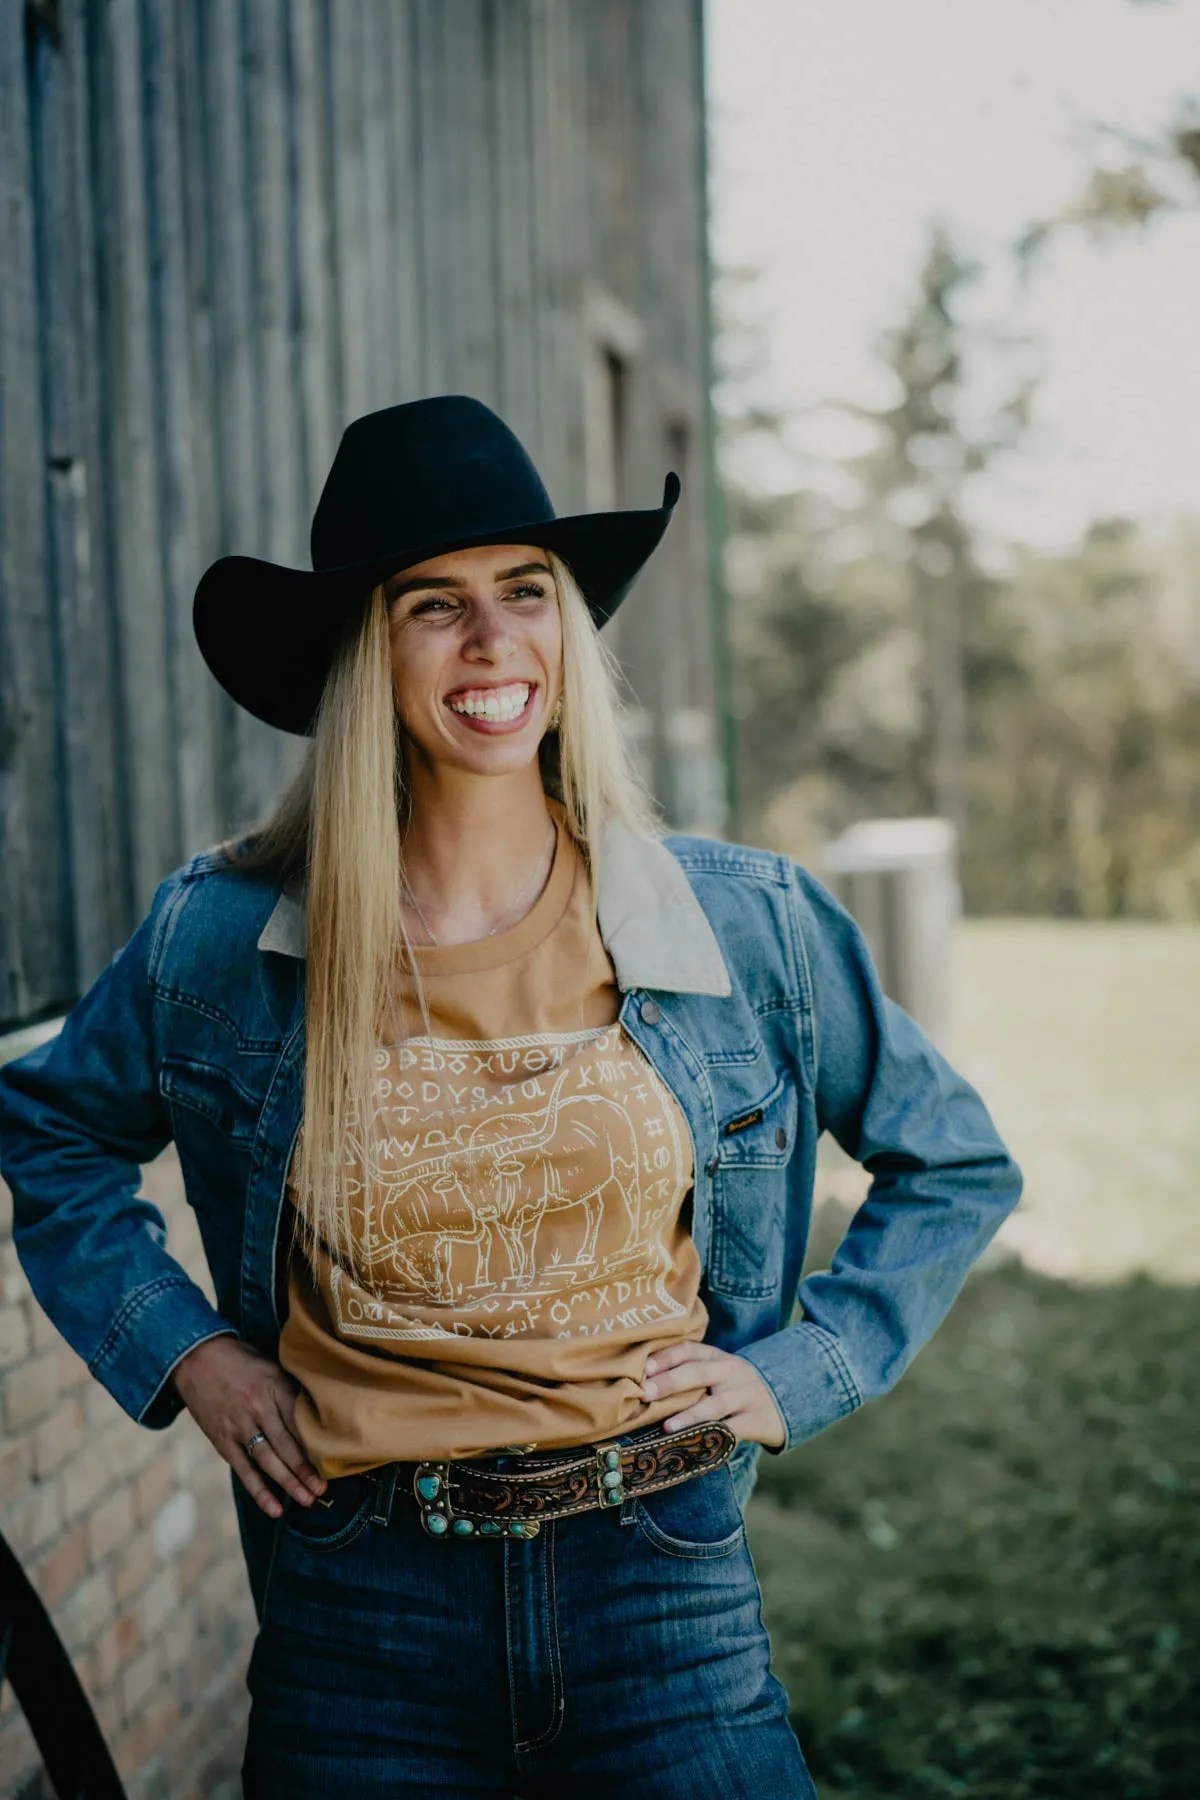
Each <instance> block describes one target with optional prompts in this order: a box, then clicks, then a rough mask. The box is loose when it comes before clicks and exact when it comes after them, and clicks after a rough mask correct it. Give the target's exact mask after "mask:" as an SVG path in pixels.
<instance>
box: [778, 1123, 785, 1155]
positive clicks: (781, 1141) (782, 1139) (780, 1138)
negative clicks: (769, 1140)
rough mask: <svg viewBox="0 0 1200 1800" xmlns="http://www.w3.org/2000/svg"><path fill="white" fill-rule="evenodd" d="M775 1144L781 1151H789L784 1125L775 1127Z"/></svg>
mask: <svg viewBox="0 0 1200 1800" xmlns="http://www.w3.org/2000/svg"><path fill="white" fill-rule="evenodd" d="M775 1142H776V1144H777V1145H778V1147H779V1149H781V1150H786V1149H787V1132H786V1131H785V1130H784V1129H783V1126H782V1125H777V1126H776V1127H775Z"/></svg>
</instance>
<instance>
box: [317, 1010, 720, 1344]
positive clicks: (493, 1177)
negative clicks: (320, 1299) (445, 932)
mask: <svg viewBox="0 0 1200 1800" xmlns="http://www.w3.org/2000/svg"><path fill="white" fill-rule="evenodd" d="M353 1152H354V1162H355V1164H356V1165H357V1166H358V1167H359V1168H361V1170H362V1175H363V1178H364V1179H363V1180H362V1182H361V1184H357V1185H356V1193H355V1196H354V1199H353V1205H354V1208H355V1223H356V1228H357V1229H356V1232H355V1238H356V1258H355V1262H356V1266H355V1268H354V1270H353V1271H350V1270H347V1269H344V1268H341V1267H339V1266H338V1265H336V1264H335V1265H334V1266H333V1268H332V1270H331V1272H330V1285H331V1294H330V1298H331V1301H332V1305H333V1312H334V1317H335V1320H336V1323H337V1328H338V1330H339V1332H341V1333H342V1335H344V1336H346V1337H350V1338H360V1339H361V1338H373V1339H390V1340H401V1339H429V1338H439V1337H445V1336H447V1335H454V1336H460V1337H461V1336H487V1337H514V1336H518V1335H523V1334H525V1333H534V1334H535V1335H537V1336H540V1337H555V1336H557V1337H573V1336H577V1335H578V1336H584V1335H591V1334H598V1333H600V1332H611V1331H621V1330H622V1329H630V1328H638V1329H640V1328H642V1327H644V1326H645V1325H647V1324H651V1323H653V1322H654V1321H656V1320H663V1319H670V1318H676V1317H679V1316H680V1315H682V1314H684V1313H685V1312H686V1310H687V1309H686V1307H685V1306H683V1305H681V1304H680V1302H679V1301H677V1300H676V1299H675V1298H674V1296H673V1295H672V1294H671V1293H670V1292H669V1290H668V1281H669V1277H670V1275H671V1272H672V1262H671V1254H670V1251H669V1249H668V1247H667V1245H666V1243H665V1242H664V1227H665V1226H666V1225H667V1223H668V1222H669V1221H672V1220H674V1219H675V1217H676V1216H677V1212H678V1203H679V1200H680V1199H681V1197H682V1192H683V1188H684V1184H685V1183H686V1181H687V1180H688V1178H689V1176H690V1160H689V1158H688V1156H687V1155H686V1154H685V1147H684V1145H683V1143H682V1142H681V1141H680V1127H679V1124H678V1123H677V1117H676V1112H675V1108H674V1104H673V1102H672V1101H671V1099H670V1096H669V1095H668V1094H667V1093H666V1091H665V1089H664V1088H663V1087H662V1084H661V1083H660V1081H659V1079H658V1077H657V1076H656V1074H655V1073H654V1071H653V1070H652V1069H651V1067H650V1065H649V1064H648V1063H647V1062H646V1061H645V1059H644V1058H643V1057H642V1055H641V1053H640V1051H638V1049H637V1047H636V1046H635V1045H634V1044H632V1043H631V1041H630V1040H629V1039H628V1038H626V1037H625V1036H624V1034H623V1033H622V1032H621V1030H620V1027H619V1026H616V1025H613V1026H608V1027H605V1028H603V1029H602V1030H599V1031H584V1032H576V1033H571V1034H556V1035H553V1036H540V1037H526V1038H507V1039H501V1040H495V1041H492V1042H489V1043H473V1042H469V1041H457V1040H445V1039H433V1038H428V1037H423V1038H414V1039H410V1040H409V1041H408V1042H406V1043H404V1044H400V1045H396V1046H391V1047H388V1048H386V1049H384V1050H381V1051H380V1054H379V1059H378V1077H377V1082H376V1117H375V1121H374V1124H373V1127H372V1129H371V1130H370V1131H369V1132H366V1133H363V1132H361V1131H359V1132H358V1134H357V1141H356V1143H355V1144H354V1147H353Z"/></svg>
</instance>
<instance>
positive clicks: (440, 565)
mask: <svg viewBox="0 0 1200 1800" xmlns="http://www.w3.org/2000/svg"><path fill="white" fill-rule="evenodd" d="M384 593H385V596H386V598H387V601H388V617H389V626H388V631H389V640H390V645H391V660H392V685H393V688H394V690H395V694H396V704H397V706H398V708H399V711H400V717H401V720H402V722H403V724H404V728H405V731H406V732H407V734H408V737H409V739H410V742H411V745H412V748H413V751H414V752H415V754H416V756H417V757H418V759H420V760H423V761H425V762H426V763H427V764H430V765H432V764H435V763H449V764H451V765H452V766H454V767H456V768H459V769H462V770H467V771H472V772H474V773H477V774H511V773H513V772H514V771H516V770H518V769H522V768H525V767H527V766H528V765H529V764H531V763H532V762H533V761H534V760H535V758H536V756H537V748H538V744H539V743H540V742H541V739H542V737H543V736H544V735H545V731H546V725H547V720H548V718H549V715H550V712H551V710H552V708H553V706H554V702H555V700H556V699H557V698H558V693H559V689H560V686H561V680H562V620H561V617H560V614H559V608H558V595H557V593H556V590H555V586H554V577H553V576H552V574H551V572H550V568H549V565H548V564H547V562H546V559H545V554H544V552H543V551H541V550H539V549H537V548H536V547H535V546H533V545H529V544H484V545H482V546H480V547H478V548H476V549H473V550H455V551H452V552H451V553H450V555H448V556H435V557H431V558H430V559H429V561H428V562H423V563H417V564H416V565H415V566H414V567H413V568H410V569H403V570H401V571H400V572H399V573H397V574H396V575H393V576H392V577H391V578H390V579H389V580H388V581H386V582H385V583H384Z"/></svg>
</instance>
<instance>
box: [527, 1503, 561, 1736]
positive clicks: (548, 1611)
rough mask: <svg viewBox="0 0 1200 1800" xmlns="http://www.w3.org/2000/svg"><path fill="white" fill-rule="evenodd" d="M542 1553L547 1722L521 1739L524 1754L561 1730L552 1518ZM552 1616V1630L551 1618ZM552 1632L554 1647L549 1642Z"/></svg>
mask: <svg viewBox="0 0 1200 1800" xmlns="http://www.w3.org/2000/svg"><path fill="white" fill-rule="evenodd" d="M544 1545H545V1547H544V1550H543V1554H544V1555H545V1556H546V1580H545V1583H544V1585H543V1587H542V1633H543V1637H544V1639H545V1642H546V1644H547V1647H548V1648H550V1723H549V1725H547V1727H546V1729H545V1731H543V1732H542V1733H541V1734H540V1736H538V1737H532V1738H522V1740H521V1742H520V1743H519V1744H517V1745H516V1748H517V1749H518V1750H519V1751H521V1752H522V1753H524V1752H525V1751H529V1750H541V1749H544V1748H545V1746H546V1745H547V1744H549V1743H551V1742H552V1741H553V1740H554V1739H555V1738H556V1737H557V1736H558V1734H559V1732H560V1731H561V1730H562V1722H563V1713H564V1710H565V1709H564V1707H563V1703H562V1688H561V1683H560V1679H559V1669H558V1620H557V1616H556V1609H555V1608H554V1607H553V1606H552V1597H553V1594H554V1522H553V1520H551V1521H550V1522H549V1524H548V1525H547V1528H546V1538H545V1540H544ZM552 1616H553V1617H554V1627H553V1633H552V1630H551V1618H552ZM552 1635H553V1639H554V1642H553V1646H551V1644H550V1640H551V1636H552Z"/></svg>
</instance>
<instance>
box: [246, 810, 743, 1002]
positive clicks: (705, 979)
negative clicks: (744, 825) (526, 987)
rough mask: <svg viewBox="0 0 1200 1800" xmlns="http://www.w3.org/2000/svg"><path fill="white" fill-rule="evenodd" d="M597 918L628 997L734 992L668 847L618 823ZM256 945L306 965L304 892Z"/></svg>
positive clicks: (601, 865)
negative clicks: (635, 992) (636, 991)
mask: <svg viewBox="0 0 1200 1800" xmlns="http://www.w3.org/2000/svg"><path fill="white" fill-rule="evenodd" d="M596 913H597V917H598V919H599V924H600V936H601V937H602V938H603V940H604V945H605V948H606V949H607V951H608V953H609V955H610V956H611V957H612V961H613V968H614V969H615V971H616V976H617V986H618V987H619V988H620V989H621V991H622V993H626V992H628V990H629V989H630V988H657V989H659V990H661V991H662V992H664V993H676V994H712V995H715V996H718V997H721V998H724V997H725V996H727V995H728V994H730V993H731V992H732V991H733V990H732V984H731V982H730V979H729V971H728V969H727V968H726V967H725V962H724V958H723V957H722V955H721V951H720V948H719V946H718V944H717V940H716V937H715V936H714V934H713V929H712V926H711V925H710V924H709V922H708V918H707V916H706V914H705V912H704V908H703V907H702V906H701V904H700V902H699V900H697V898H696V896H695V894H694V893H693V892H692V886H691V883H690V882H689V880H688V878H687V876H686V875H685V874H684V872H683V870H682V869H681V868H680V866H679V864H678V862H677V861H676V860H675V858H674V857H673V856H672V855H671V852H670V851H669V850H668V849H667V847H666V845H665V844H661V843H659V842H658V841H657V840H655V839H651V838H644V837H642V836H641V834H640V833H638V832H635V831H631V830H630V828H629V827H628V826H627V825H624V824H622V823H621V822H620V821H619V820H615V819H614V820H611V821H610V822H609V824H608V825H606V826H605V828H604V832H603V834H602V837H601V840H600V852H599V856H598V858H597V866H596ZM258 947H259V949H260V950H273V951H275V952H276V953H277V954H278V955H280V956H294V957H298V958H300V959H303V957H304V953H305V917H304V896H303V894H302V893H294V892H289V891H288V890H286V889H285V890H284V892H283V893H281V894H280V896H279V899H278V901H277V902H276V905H275V910H274V911H273V912H272V914H271V916H270V918H269V919H268V920H267V922H266V924H265V925H264V927H263V929H262V933H261V935H260V937H259V940H258Z"/></svg>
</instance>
